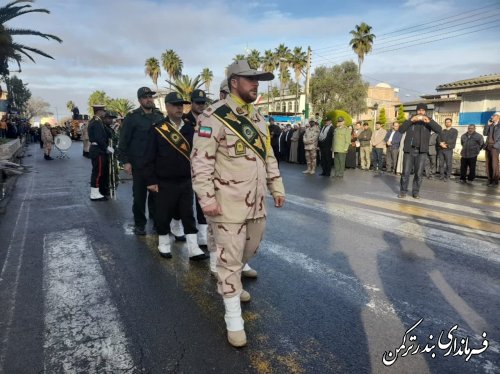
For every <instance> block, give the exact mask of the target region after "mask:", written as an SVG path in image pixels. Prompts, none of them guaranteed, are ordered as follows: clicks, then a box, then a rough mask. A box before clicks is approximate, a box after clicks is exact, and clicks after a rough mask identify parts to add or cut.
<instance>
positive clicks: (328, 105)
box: [310, 61, 368, 115]
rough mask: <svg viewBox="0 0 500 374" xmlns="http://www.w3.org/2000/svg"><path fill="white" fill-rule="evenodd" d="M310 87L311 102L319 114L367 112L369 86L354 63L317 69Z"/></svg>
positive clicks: (349, 62)
mask: <svg viewBox="0 0 500 374" xmlns="http://www.w3.org/2000/svg"><path fill="white" fill-rule="evenodd" d="M310 85H311V86H310V87H311V102H312V103H313V105H314V108H315V110H316V111H317V112H323V113H326V112H329V111H331V110H335V109H342V110H345V111H346V112H348V113H351V115H356V114H358V113H362V112H364V111H365V110H366V96H367V92H368V84H367V83H364V82H363V81H362V79H361V74H360V73H359V70H358V67H357V66H356V64H355V63H354V62H352V61H346V62H343V63H342V64H340V65H335V66H332V67H326V66H321V67H318V68H316V69H315V71H314V74H313V76H312V77H311V82H310Z"/></svg>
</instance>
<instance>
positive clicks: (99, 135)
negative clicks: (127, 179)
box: [88, 105, 110, 201]
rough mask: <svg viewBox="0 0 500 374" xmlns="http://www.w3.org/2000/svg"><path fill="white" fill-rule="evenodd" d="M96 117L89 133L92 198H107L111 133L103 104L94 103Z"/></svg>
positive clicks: (95, 199)
mask: <svg viewBox="0 0 500 374" xmlns="http://www.w3.org/2000/svg"><path fill="white" fill-rule="evenodd" d="M93 109H94V114H95V115H94V117H93V118H92V120H91V121H90V122H89V127H88V133H89V141H90V151H89V155H90V158H91V160H92V174H91V177H90V199H91V200H94V201H101V200H106V196H107V195H109V159H108V152H109V149H108V146H109V138H110V133H109V132H108V131H107V130H106V126H105V125H104V123H103V121H102V118H104V115H105V111H104V106H103V105H94V106H93Z"/></svg>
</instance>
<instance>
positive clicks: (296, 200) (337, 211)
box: [287, 194, 500, 263]
mask: <svg viewBox="0 0 500 374" xmlns="http://www.w3.org/2000/svg"><path fill="white" fill-rule="evenodd" d="M353 199H354V197H352V198H349V199H348V201H354V200H353ZM287 202H288V203H289V204H292V205H296V206H298V207H300V208H301V209H312V210H315V211H318V212H322V213H326V214H329V215H331V216H334V217H340V218H342V219H346V220H349V221H351V222H355V223H360V224H363V225H367V226H370V227H374V228H377V229H381V230H383V231H384V232H385V231H387V230H388V229H389V228H390V229H391V232H392V233H393V234H394V235H398V236H401V237H406V238H412V239H415V240H419V241H422V242H431V243H435V244H437V245H439V246H440V247H444V248H446V249H449V250H451V251H458V252H462V253H464V254H467V255H475V256H479V257H482V258H485V259H487V260H489V261H495V262H497V263H500V247H499V246H498V239H499V238H500V236H499V235H497V234H494V233H489V232H481V231H478V230H475V231H474V234H475V235H482V236H484V238H485V240H482V239H479V238H476V237H472V236H468V235H463V234H458V233H454V232H450V231H446V229H442V228H440V229H437V228H434V227H429V226H424V223H425V224H428V223H432V222H430V221H428V220H425V219H423V218H415V221H416V222H411V221H408V218H409V217H408V216H404V215H399V216H397V215H394V217H390V216H387V215H384V214H381V212H377V211H374V210H371V209H365V208H362V207H355V206H353V205H352V204H351V205H346V204H342V203H339V202H338V201H334V202H324V201H319V200H315V199H310V198H305V197H301V196H297V195H291V194H289V195H287ZM381 203H382V202H381ZM443 225H444V224H439V226H441V227H443ZM447 229H448V230H449V229H454V230H457V231H460V232H461V231H465V230H469V229H468V228H462V227H460V226H452V225H449V227H448V228H447ZM489 240H491V241H489Z"/></svg>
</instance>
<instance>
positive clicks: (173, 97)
mask: <svg viewBox="0 0 500 374" xmlns="http://www.w3.org/2000/svg"><path fill="white" fill-rule="evenodd" d="M165 104H190V102H189V101H187V100H184V99H183V98H182V96H181V94H180V93H178V92H170V93H168V94H167V96H165Z"/></svg>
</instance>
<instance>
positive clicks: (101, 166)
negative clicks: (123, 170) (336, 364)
mask: <svg viewBox="0 0 500 374" xmlns="http://www.w3.org/2000/svg"><path fill="white" fill-rule="evenodd" d="M90 187H94V188H99V192H100V193H101V195H104V196H108V195H109V158H108V155H106V154H99V155H96V156H95V157H93V158H92V174H91V175H90Z"/></svg>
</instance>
